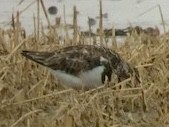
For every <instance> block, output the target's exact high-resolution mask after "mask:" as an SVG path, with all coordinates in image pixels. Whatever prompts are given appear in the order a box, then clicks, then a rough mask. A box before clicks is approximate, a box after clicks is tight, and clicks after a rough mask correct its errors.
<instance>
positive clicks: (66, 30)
mask: <svg viewBox="0 0 169 127" xmlns="http://www.w3.org/2000/svg"><path fill="white" fill-rule="evenodd" d="M63 15H64V30H65V33H66V38H65V44H66V45H67V42H69V34H68V29H67V23H66V9H65V5H64V6H63Z"/></svg>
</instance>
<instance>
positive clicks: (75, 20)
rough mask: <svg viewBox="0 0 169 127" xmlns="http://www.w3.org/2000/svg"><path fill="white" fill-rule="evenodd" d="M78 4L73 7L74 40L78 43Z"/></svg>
mask: <svg viewBox="0 0 169 127" xmlns="http://www.w3.org/2000/svg"><path fill="white" fill-rule="evenodd" d="M76 12H77V11H76V6H74V7H73V41H74V44H75V45H76V44H77V34H78V33H77V13H76Z"/></svg>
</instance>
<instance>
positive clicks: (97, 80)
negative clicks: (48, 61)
mask: <svg viewBox="0 0 169 127" xmlns="http://www.w3.org/2000/svg"><path fill="white" fill-rule="evenodd" d="M103 71H104V66H98V67H95V68H93V69H92V70H87V71H85V72H81V73H80V74H79V75H78V76H74V75H71V74H68V73H66V72H64V71H61V70H55V71H54V70H52V73H53V75H54V76H55V77H56V78H57V79H58V80H59V81H60V82H61V83H62V84H63V85H67V86H69V87H73V88H94V87H98V86H100V85H102V79H101V75H102V72H103Z"/></svg>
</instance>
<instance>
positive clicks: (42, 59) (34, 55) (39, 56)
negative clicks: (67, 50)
mask: <svg viewBox="0 0 169 127" xmlns="http://www.w3.org/2000/svg"><path fill="white" fill-rule="evenodd" d="M21 54H22V55H23V56H24V57H26V58H28V59H30V60H32V61H34V62H37V63H39V64H41V65H44V66H46V64H47V61H46V60H47V59H48V58H49V57H51V56H52V55H53V53H49V52H35V51H22V52H21Z"/></svg>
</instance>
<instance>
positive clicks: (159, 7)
mask: <svg viewBox="0 0 169 127" xmlns="http://www.w3.org/2000/svg"><path fill="white" fill-rule="evenodd" d="M158 9H159V11H160V16H161V21H162V24H163V30H164V33H165V32H166V28H165V22H164V17H163V13H162V10H161V6H160V5H158Z"/></svg>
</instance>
